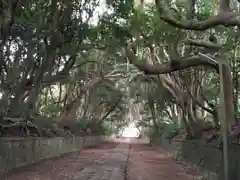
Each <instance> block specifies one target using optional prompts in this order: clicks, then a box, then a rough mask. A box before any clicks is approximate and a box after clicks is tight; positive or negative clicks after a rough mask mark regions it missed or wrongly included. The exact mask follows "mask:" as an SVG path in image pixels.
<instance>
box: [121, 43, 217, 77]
mask: <svg viewBox="0 0 240 180" xmlns="http://www.w3.org/2000/svg"><path fill="white" fill-rule="evenodd" d="M131 47H132V45H129V46H128V47H127V48H126V49H125V50H126V55H127V57H128V59H129V61H130V63H132V64H133V65H135V66H136V67H137V68H138V69H139V70H140V71H143V72H144V73H145V74H166V73H170V72H174V71H179V70H183V69H186V68H189V67H196V66H210V67H212V68H214V69H216V70H217V69H218V68H217V67H218V66H217V64H215V63H213V62H212V63H211V62H209V61H206V60H204V59H203V58H201V57H200V56H198V55H196V56H191V57H187V58H183V59H182V58H181V57H180V58H179V59H177V60H175V62H176V64H177V65H176V66H174V67H173V66H172V64H171V63H170V62H166V63H163V64H155V65H151V64H149V63H148V62H145V61H139V60H138V57H137V56H136V55H135V54H134V53H133V51H132V49H131Z"/></svg>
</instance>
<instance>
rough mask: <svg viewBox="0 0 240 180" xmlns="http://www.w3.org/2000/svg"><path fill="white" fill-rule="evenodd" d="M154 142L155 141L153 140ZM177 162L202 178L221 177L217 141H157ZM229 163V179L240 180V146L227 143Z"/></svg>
mask: <svg viewBox="0 0 240 180" xmlns="http://www.w3.org/2000/svg"><path fill="white" fill-rule="evenodd" d="M155 143H156V142H155ZM157 143H158V144H159V143H160V144H161V147H163V148H164V149H166V150H167V151H168V152H169V153H170V154H171V156H172V157H173V158H174V159H175V160H176V161H178V162H179V163H181V164H183V165H185V166H188V167H190V168H191V169H193V170H196V171H197V172H198V173H200V174H201V177H202V179H208V180H219V179H221V177H223V158H222V157H223V152H222V148H221V147H220V144H221V143H219V141H218V142H211V143H207V142H206V141H203V140H188V141H182V140H168V139H164V138H163V139H160V140H158V142H157ZM229 165H230V168H229V169H230V174H231V179H234V180H240V171H239V169H240V147H239V146H238V145H237V144H234V143H231V144H230V145H229Z"/></svg>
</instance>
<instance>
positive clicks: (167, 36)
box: [0, 0, 240, 138]
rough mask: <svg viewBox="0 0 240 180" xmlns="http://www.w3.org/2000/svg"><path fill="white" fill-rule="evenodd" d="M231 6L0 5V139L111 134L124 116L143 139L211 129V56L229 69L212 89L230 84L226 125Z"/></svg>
mask: <svg viewBox="0 0 240 180" xmlns="http://www.w3.org/2000/svg"><path fill="white" fill-rule="evenodd" d="M239 7H240V3H239V2H238V1H237V0H232V1H229V0H211V1H209V0H155V1H152V2H150V3H149V2H147V1H146V2H145V1H144V0H141V1H133V0H128V1H124V0H107V1H100V0H80V1H79V0H78V1H77V0H68V1H65V0H60V1H57V0H40V1H34V0H28V1H26V0H14V1H7V0H2V2H1V6H0V8H1V11H0V25H1V27H0V94H1V98H0V132H1V136H7V135H13V132H14V133H15V134H14V135H25V136H29V135H35V136H43V135H47V136H50V135H59V133H60V130H62V131H64V132H71V133H79V134H90V133H103V132H107V133H111V132H116V131H120V130H121V128H122V127H124V126H125V125H126V124H128V122H129V118H127V116H128V114H131V115H132V116H133V117H134V118H133V119H134V121H135V123H136V124H137V126H138V127H143V129H144V130H145V131H146V133H150V134H149V135H154V134H159V133H163V132H165V131H172V130H178V131H179V130H180V129H183V130H184V132H185V134H186V136H187V137H191V138H193V137H198V136H202V134H203V133H202V132H203V131H204V130H206V129H207V128H212V129H214V131H218V130H219V127H220V124H221V116H219V111H218V109H219V108H218V107H219V103H220V101H219V91H220V80H219V65H218V60H219V59H221V60H223V61H225V62H227V63H229V65H230V68H231V73H230V74H228V76H226V79H224V82H222V84H224V85H225V86H227V85H228V83H230V81H229V80H231V81H232V82H233V83H232V84H233V85H232V86H231V85H230V86H229V87H228V94H229V96H228V97H233V98H232V99H231V98H229V99H228V102H227V103H228V104H231V103H233V104H234V109H233V110H234V111H233V112H234V119H229V122H230V123H231V124H232V125H234V127H235V126H236V125H235V124H236V122H237V119H238V106H239V104H238V103H239V100H238V99H239V93H238V90H239V73H238V72H239V58H238V57H239V53H240V51H239V40H240V39H239V34H240V31H239V30H240V29H239V27H240V19H239V15H240V14H239ZM99 8H100V11H103V12H102V13H100V14H98V12H99ZM101 8H102V9H101ZM97 14H98V15H97ZM206 57H207V58H206ZM209 58H211V59H213V60H209ZM227 77H228V79H227ZM230 84H231V83H230ZM230 95H231V96H230ZM234 132H235V131H234Z"/></svg>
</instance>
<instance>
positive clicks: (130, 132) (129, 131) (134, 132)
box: [122, 124, 139, 137]
mask: <svg viewBox="0 0 240 180" xmlns="http://www.w3.org/2000/svg"><path fill="white" fill-rule="evenodd" d="M122 135H123V137H138V136H139V131H138V129H137V128H136V127H134V125H133V124H130V125H129V126H128V127H126V128H125V129H124V131H123V133H122Z"/></svg>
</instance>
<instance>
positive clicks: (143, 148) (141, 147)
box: [127, 140, 194, 180]
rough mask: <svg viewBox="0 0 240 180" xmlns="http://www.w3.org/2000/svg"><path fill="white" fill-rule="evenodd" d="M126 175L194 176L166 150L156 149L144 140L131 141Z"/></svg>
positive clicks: (132, 178)
mask: <svg viewBox="0 0 240 180" xmlns="http://www.w3.org/2000/svg"><path fill="white" fill-rule="evenodd" d="M127 175H128V178H127V180H192V179H193V177H194V175H193V174H192V173H190V172H188V170H187V169H186V168H185V167H183V166H182V165H180V164H177V163H176V162H175V161H174V160H173V159H172V158H171V157H170V156H169V155H168V154H167V152H166V151H164V150H162V149H158V150H157V151H156V150H155V149H154V148H153V147H150V146H149V145H148V143H147V141H144V140H135V141H134V142H132V143H131V147H130V152H129V160H128V174H127Z"/></svg>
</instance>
